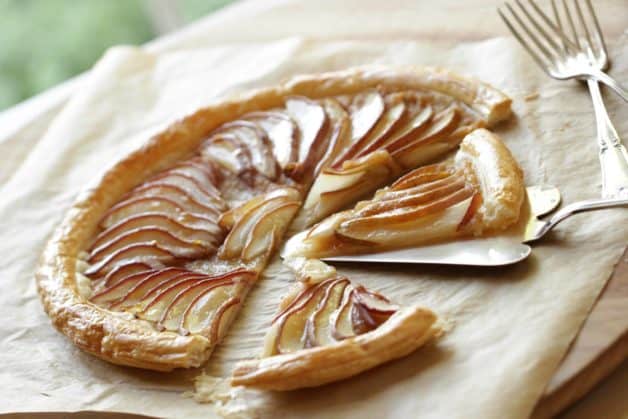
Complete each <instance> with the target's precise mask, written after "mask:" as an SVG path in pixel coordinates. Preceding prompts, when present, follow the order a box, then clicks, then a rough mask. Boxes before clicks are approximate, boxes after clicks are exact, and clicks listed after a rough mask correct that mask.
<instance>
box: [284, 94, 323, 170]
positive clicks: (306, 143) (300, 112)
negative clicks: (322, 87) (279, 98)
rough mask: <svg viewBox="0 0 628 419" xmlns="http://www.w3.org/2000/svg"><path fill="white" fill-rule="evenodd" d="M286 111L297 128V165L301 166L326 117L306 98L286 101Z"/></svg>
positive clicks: (321, 109)
mask: <svg viewBox="0 0 628 419" xmlns="http://www.w3.org/2000/svg"><path fill="white" fill-rule="evenodd" d="M285 106H286V111H287V112H288V114H289V115H290V116H291V117H292V119H293V120H294V121H295V122H296V123H297V125H298V127H299V132H300V137H299V154H298V155H299V158H298V161H299V163H301V164H303V163H304V162H305V161H306V159H307V156H308V154H309V153H310V150H311V149H312V145H313V144H314V142H315V141H316V139H317V138H318V136H319V135H321V132H322V131H323V126H324V125H325V123H326V121H327V115H326V114H325V111H324V110H323V107H322V106H321V105H320V104H319V103H317V102H314V101H313V100H310V99H308V98H306V97H301V96H293V97H291V98H289V99H288V100H286V105H285Z"/></svg>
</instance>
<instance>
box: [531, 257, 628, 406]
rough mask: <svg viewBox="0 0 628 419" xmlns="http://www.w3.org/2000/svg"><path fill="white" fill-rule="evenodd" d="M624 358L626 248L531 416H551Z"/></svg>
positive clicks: (627, 336) (627, 339) (627, 344)
mask: <svg viewBox="0 0 628 419" xmlns="http://www.w3.org/2000/svg"><path fill="white" fill-rule="evenodd" d="M626 359H628V247H627V248H626V250H625V251H624V254H623V256H622V257H621V259H620V260H619V263H618V264H617V266H616V267H615V270H614V272H613V274H612V276H611V278H610V279H609V281H608V283H607V284H606V287H605V288H604V290H603V291H602V293H601V294H600V297H599V299H598V301H597V302H596V304H595V306H594V307H593V309H592V311H591V313H590V314H589V317H588V318H587V320H586V321H585V323H584V324H583V326H582V329H581V330H580V332H579V334H578V336H576V338H575V339H574V342H573V343H572V345H571V348H570V349H569V352H568V353H567V355H566V356H565V358H564V360H563V362H562V363H561V365H560V367H559V369H558V370H557V371H556V373H555V374H554V376H553V378H552V380H551V381H550V383H549V384H548V386H547V389H546V390H545V394H544V396H543V398H542V399H541V400H540V401H539V403H538V405H537V407H536V409H535V411H534V413H533V415H532V417H533V418H534V419H544V418H550V417H553V416H555V415H556V414H558V413H560V412H561V411H563V410H564V409H566V408H567V407H569V406H570V405H571V404H573V403H575V402H576V401H578V400H579V399H580V398H581V397H583V396H584V395H586V394H587V393H588V392H589V391H590V390H591V389H592V388H593V387H595V386H596V385H597V384H598V383H599V382H600V381H602V380H603V379H604V378H605V377H606V376H608V375H609V374H610V373H611V372H612V371H613V370H614V369H615V368H617V367H618V366H619V365H620V364H621V363H622V362H623V361H624V360H626Z"/></svg>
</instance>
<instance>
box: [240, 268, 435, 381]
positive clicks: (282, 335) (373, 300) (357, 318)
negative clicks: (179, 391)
mask: <svg viewBox="0 0 628 419" xmlns="http://www.w3.org/2000/svg"><path fill="white" fill-rule="evenodd" d="M301 275H302V276H307V274H301ZM298 287H299V288H300V289H299V290H297V291H295V292H292V293H291V294H290V295H288V297H287V298H286V301H284V302H283V303H282V306H283V307H284V309H283V310H281V311H280V313H279V314H278V315H277V316H276V317H275V319H274V320H273V323H272V325H271V328H270V330H269V332H268V334H267V336H266V342H265V349H264V354H263V357H262V358H261V359H256V360H250V361H244V362H240V363H238V364H237V365H236V368H235V369H234V371H233V375H232V378H231V384H232V385H244V386H247V387H253V388H259V389H266V390H279V391H283V390H293V389H297V388H303V387H314V386H318V385H322V384H325V383H329V382H333V381H337V380H341V379H345V378H348V377H351V376H353V375H356V374H358V373H360V372H363V371H366V370H368V369H370V368H373V367H375V366H377V365H380V364H382V363H385V362H388V361H391V360H393V359H396V358H400V357H402V356H405V355H407V354H409V353H410V352H412V351H414V350H416V349H417V348H419V347H420V346H422V345H423V344H424V343H425V342H426V341H427V340H428V339H430V338H432V337H433V336H435V335H436V334H437V333H438V332H439V328H438V326H436V315H435V314H434V313H432V312H431V311H430V310H426V309H422V308H416V307H400V306H398V305H396V304H393V303H391V302H390V301H389V300H388V299H387V298H385V297H383V296H381V295H379V294H377V293H374V292H372V291H368V290H366V289H365V288H364V287H362V286H357V285H354V284H352V283H351V281H350V280H349V279H348V278H345V277H340V276H335V275H334V276H332V277H330V278H327V279H324V280H322V281H320V282H314V283H309V282H308V283H304V282H302V283H300V284H299V285H298Z"/></svg>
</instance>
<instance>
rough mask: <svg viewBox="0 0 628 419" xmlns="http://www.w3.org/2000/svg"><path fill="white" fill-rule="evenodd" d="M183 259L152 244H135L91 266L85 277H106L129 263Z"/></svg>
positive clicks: (165, 261) (181, 256)
mask: <svg viewBox="0 0 628 419" xmlns="http://www.w3.org/2000/svg"><path fill="white" fill-rule="evenodd" d="M181 258H185V256H184V255H177V254H175V253H173V252H172V251H171V250H168V249H164V248H162V247H160V246H159V245H157V244H154V243H148V244H147V243H137V244H132V245H129V246H126V247H123V248H121V249H118V250H116V251H115V252H114V253H112V254H110V255H109V256H107V257H106V258H104V259H102V260H101V261H99V262H97V263H95V264H93V265H91V266H90V267H89V268H88V269H87V270H86V271H85V275H87V276H90V277H99V276H102V275H106V274H107V273H109V272H110V271H111V270H112V269H114V268H115V267H116V266H119V265H122V264H126V263H129V262H153V261H159V262H162V263H172V262H174V261H176V260H177V259H181Z"/></svg>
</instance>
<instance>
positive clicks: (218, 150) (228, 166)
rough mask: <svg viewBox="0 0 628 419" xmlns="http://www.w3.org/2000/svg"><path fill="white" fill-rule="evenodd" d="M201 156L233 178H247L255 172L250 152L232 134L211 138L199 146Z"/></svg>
mask: <svg viewBox="0 0 628 419" xmlns="http://www.w3.org/2000/svg"><path fill="white" fill-rule="evenodd" d="M201 156H202V158H203V159H204V160H206V161H210V162H212V163H214V164H217V165H219V166H220V167H222V168H223V169H225V170H227V171H228V172H230V173H232V174H233V175H234V176H241V177H249V176H251V175H252V173H253V172H255V171H256V170H255V166H253V161H252V156H251V153H250V150H249V149H248V148H247V147H246V146H245V145H244V144H243V143H242V142H241V141H240V140H239V138H238V137H237V136H236V135H235V134H233V133H222V134H220V135H215V136H213V137H211V138H210V139H209V140H207V141H206V142H205V143H204V144H203V145H202V146H201Z"/></svg>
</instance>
